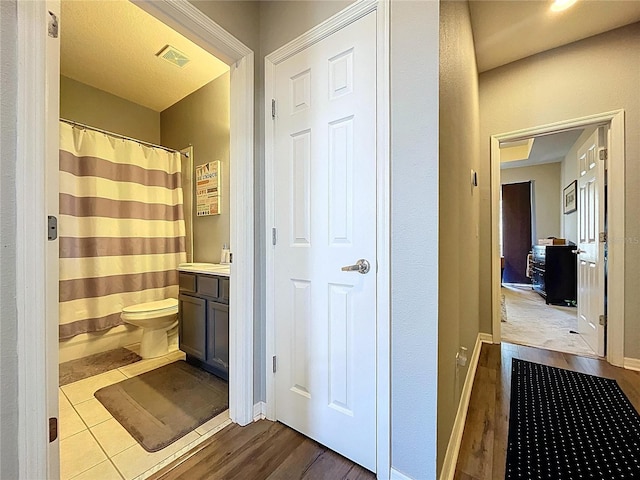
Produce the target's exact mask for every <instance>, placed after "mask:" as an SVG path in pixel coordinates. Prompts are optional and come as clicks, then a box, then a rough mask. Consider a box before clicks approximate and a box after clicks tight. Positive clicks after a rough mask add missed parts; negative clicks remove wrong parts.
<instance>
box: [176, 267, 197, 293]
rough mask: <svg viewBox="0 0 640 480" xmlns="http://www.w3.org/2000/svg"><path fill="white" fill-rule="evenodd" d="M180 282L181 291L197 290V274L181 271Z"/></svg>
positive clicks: (192, 291)
mask: <svg viewBox="0 0 640 480" xmlns="http://www.w3.org/2000/svg"><path fill="white" fill-rule="evenodd" d="M178 283H179V285H180V291H181V292H191V293H195V292H196V284H197V282H196V276H195V275H192V274H191V273H182V272H180V276H179V280H178Z"/></svg>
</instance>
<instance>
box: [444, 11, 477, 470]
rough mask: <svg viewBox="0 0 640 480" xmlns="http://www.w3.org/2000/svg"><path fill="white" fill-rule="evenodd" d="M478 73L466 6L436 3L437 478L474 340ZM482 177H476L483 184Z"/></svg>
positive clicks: (475, 333)
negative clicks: (465, 355)
mask: <svg viewBox="0 0 640 480" xmlns="http://www.w3.org/2000/svg"><path fill="white" fill-rule="evenodd" d="M478 108H479V106H478V73H477V67H476V59H475V52H474V46H473V37H472V32H471V23H470V19H469V7H468V4H467V2H458V1H450V2H441V3H440V125H439V127H440V183H439V190H440V194H439V204H440V215H439V216H440V222H439V236H438V242H439V250H440V251H439V275H438V288H439V298H438V310H439V322H438V323H439V328H438V332H439V333H438V471H439V470H440V468H441V467H442V460H443V459H444V454H445V452H446V449H447V444H448V441H449V437H450V435H451V429H452V427H453V421H454V419H455V415H456V411H457V408H458V403H459V401H460V392H461V388H462V385H463V382H464V379H465V376H466V374H467V368H466V367H465V368H459V371H458V372H457V374H456V353H457V351H458V348H459V347H460V346H464V347H466V348H468V351H469V356H470V355H471V352H472V351H473V347H474V345H475V341H476V337H477V335H478V327H479V323H478V322H479V319H478V300H479V297H478V295H479V290H478V255H479V247H478V236H477V232H478V211H479V210H478V209H479V200H480V196H479V193H480V192H479V189H478V188H472V187H471V177H470V173H471V169H473V170H476V171H477V170H478V166H479V156H478V147H477V145H478V135H479V131H480V128H479V121H480V117H479V111H478ZM486 180H487V178H486V177H482V176H481V177H480V181H481V182H483V181H484V182H486Z"/></svg>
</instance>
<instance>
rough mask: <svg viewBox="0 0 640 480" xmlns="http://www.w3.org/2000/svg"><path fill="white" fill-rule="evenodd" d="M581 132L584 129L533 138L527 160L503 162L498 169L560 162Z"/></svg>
mask: <svg viewBox="0 0 640 480" xmlns="http://www.w3.org/2000/svg"><path fill="white" fill-rule="evenodd" d="M583 131H584V129H578V130H570V131H567V132H560V133H554V134H552V135H543V136H540V137H535V138H534V141H533V147H532V148H531V153H530V154H529V158H528V159H526V160H518V161H515V162H505V163H502V164H501V165H500V168H502V169H505V168H517V167H529V166H532V165H541V164H543V163H557V162H561V161H562V159H563V158H564V157H565V156H566V155H567V153H569V150H571V147H573V144H574V143H576V140H578V137H580V135H582V132H583Z"/></svg>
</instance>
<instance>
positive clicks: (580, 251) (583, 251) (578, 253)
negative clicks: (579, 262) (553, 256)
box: [571, 249, 587, 255]
mask: <svg viewBox="0 0 640 480" xmlns="http://www.w3.org/2000/svg"><path fill="white" fill-rule="evenodd" d="M571 253H575V254H576V255H580V254H581V253H587V251H586V250H580V249H577V250H571Z"/></svg>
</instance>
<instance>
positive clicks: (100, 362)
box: [59, 348, 142, 386]
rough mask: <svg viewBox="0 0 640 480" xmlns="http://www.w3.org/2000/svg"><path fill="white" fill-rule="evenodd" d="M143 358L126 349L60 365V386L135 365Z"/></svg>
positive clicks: (118, 349)
mask: <svg viewBox="0 0 640 480" xmlns="http://www.w3.org/2000/svg"><path fill="white" fill-rule="evenodd" d="M139 360H142V358H141V357H140V356H139V355H137V354H136V353H135V352H132V351H131V350H128V349H126V348H116V349H115V350H109V351H107V352H101V353H96V354H94V355H89V356H88V357H84V358H78V359H76V360H70V361H68V362H64V363H61V364H60V372H59V379H60V386H62V385H67V384H69V383H73V382H77V381H78V380H82V379H84V378H89V377H93V376H94V375H99V374H101V373H104V372H108V371H109V370H114V369H116V368H120V367H124V366H125V365H130V364H132V363H135V362H137V361H139Z"/></svg>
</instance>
